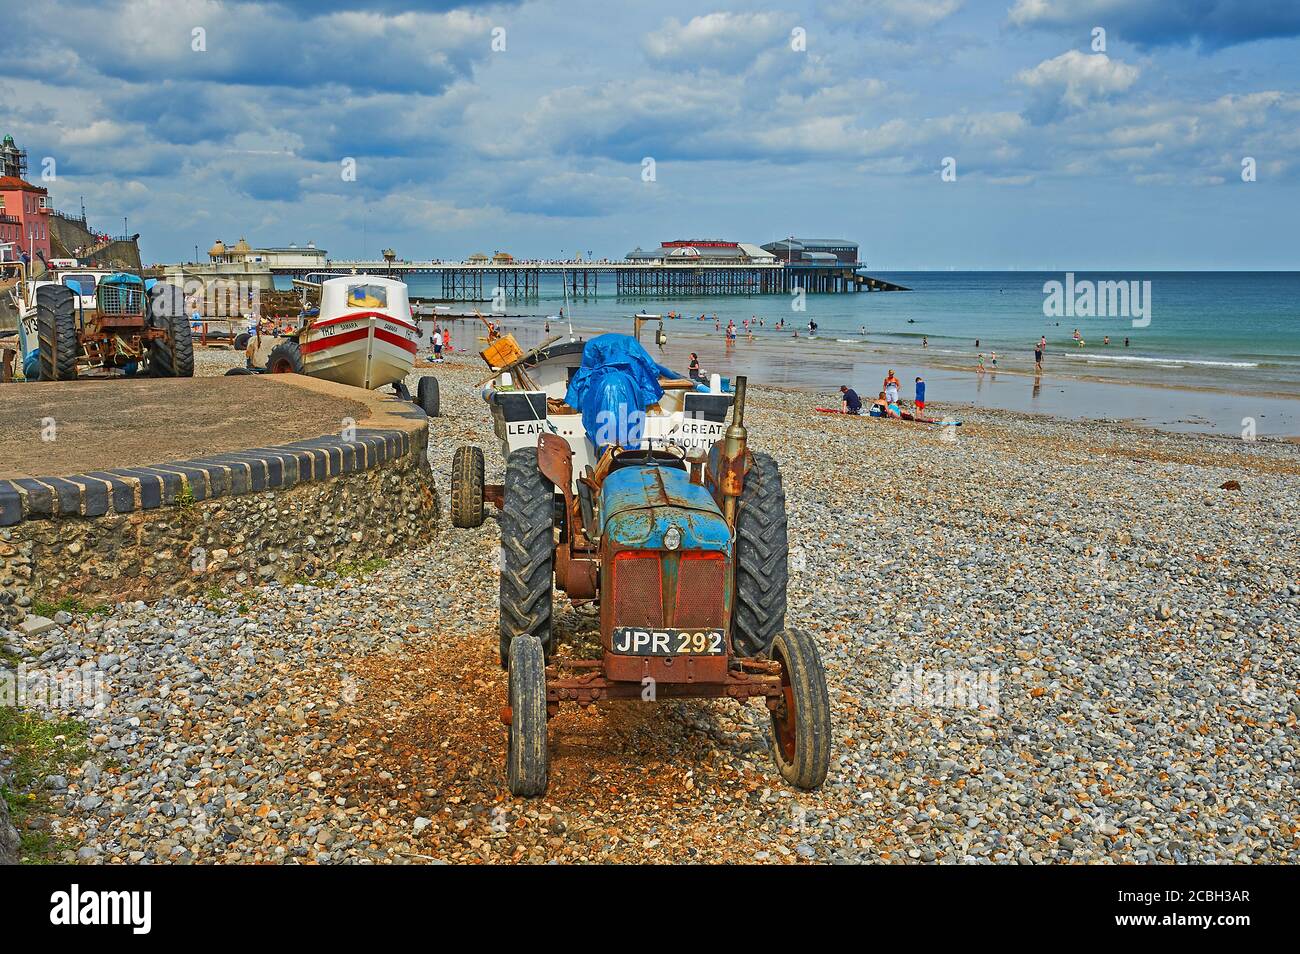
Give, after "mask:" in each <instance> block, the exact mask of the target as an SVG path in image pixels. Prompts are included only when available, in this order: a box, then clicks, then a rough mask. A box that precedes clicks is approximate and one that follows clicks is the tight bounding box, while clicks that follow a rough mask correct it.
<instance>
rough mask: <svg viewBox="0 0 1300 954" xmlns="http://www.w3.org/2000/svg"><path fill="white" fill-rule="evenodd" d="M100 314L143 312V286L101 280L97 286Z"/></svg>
mask: <svg viewBox="0 0 1300 954" xmlns="http://www.w3.org/2000/svg"><path fill="white" fill-rule="evenodd" d="M97 304H98V307H99V312H100V314H103V315H139V314H142V313H143V312H144V286H143V285H118V284H111V283H108V282H103V283H101V284H100V286H99V301H98V302H97Z"/></svg>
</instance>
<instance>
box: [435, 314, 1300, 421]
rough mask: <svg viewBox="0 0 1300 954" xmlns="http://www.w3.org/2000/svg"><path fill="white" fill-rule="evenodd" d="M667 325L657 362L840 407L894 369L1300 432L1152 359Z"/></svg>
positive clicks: (1008, 398)
mask: <svg viewBox="0 0 1300 954" xmlns="http://www.w3.org/2000/svg"><path fill="white" fill-rule="evenodd" d="M426 324H428V323H426ZM627 325H628V327H627V328H621V327H620V329H619V330H622V331H624V332H625V333H626V332H630V330H631V321H630V320H629V321H628V322H627ZM502 326H503V327H504V328H505V329H506V330H507V331H509V332H510V333H512V334H514V335H515V336H516V338H518V340H519V341H520V343H521V344H523V345H524V346H525V347H532V346H535V345H538V344H540V343H541V342H542V341H544V340H546V339H547V338H548V337H553V336H555V335H559V334H564V335H566V336H567V333H568V329H567V327H566V326H565V325H563V324H561V323H559V322H557V321H554V320H552V321H551V322H550V328H551V330H550V332H549V333H547V332H546V331H544V327H545V322H544V320H543V319H541V318H530V319H506V320H503V321H502ZM429 327H432V325H429ZM453 328H454V337H455V341H456V343H457V346H458V347H461V348H463V347H465V346H466V345H468V344H469V343H470V338H477V335H478V334H479V333H480V332H481V331H482V325H481V324H480V323H478V322H476V321H472V320H470V321H467V320H460V321H457V322H455V323H454V325H453ZM664 330H665V332H666V333H667V335H668V343H667V345H666V346H665V347H664V348H663V349H659V348H657V347H655V346H654V344H653V341H654V325H653V324H647V325H646V326H645V328H644V330H643V334H642V337H643V340H644V343H645V345H646V346H647V347H648V348H649V349H650V350H651V351H652V352H653V353H654V355H655V357H656V359H657V360H659V361H660V362H661V363H663V364H666V365H668V366H669V367H672V368H674V369H676V370H678V371H681V372H683V373H684V372H685V370H686V368H687V367H689V365H690V355H691V353H692V352H695V353H696V354H698V355H699V358H700V364H701V367H702V368H703V369H704V370H705V371H706V372H717V373H719V374H721V375H724V376H727V377H734V376H736V375H738V374H747V375H749V376H750V377H751V378H752V379H754V380H756V381H763V382H765V383H768V384H771V385H776V386H781V387H791V388H797V389H801V390H806V391H809V392H812V393H815V394H817V395H819V400H820V401H821V403H823V404H828V405H833V406H838V402H839V397H838V394H839V386H840V385H841V384H847V385H849V386H850V387H853V388H855V389H857V391H858V393H859V394H863V395H867V394H868V393H869V394H870V395H871V396H872V397H874V396H875V394H876V393H878V392H879V390H880V387H881V382H882V381H883V380H884V377H885V372H886V371H888V370H889V369H891V368H892V369H895V370H896V371H897V373H898V376H899V378H900V379H901V380H902V382H903V389H902V397H903V398H904V399H905V400H911V398H912V394H913V386H914V380H915V378H916V376H917V375H921V376H922V377H924V378H925V380H926V383H927V387H928V395H929V399H930V401H932V402H937V403H943V404H945V405H946V406H948V407H950V408H952V407H960V408H966V407H972V408H985V409H989V410H999V411H1011V412H1015V413H1020V414H1035V415H1051V416H1053V417H1060V418H1067V419H1070V420H1080V421H1083V420H1094V421H1116V422H1127V423H1131V424H1134V425H1136V426H1139V427H1145V428H1154V429H1159V430H1167V431H1178V432H1187V433H1213V434H1219V435H1223V436H1229V437H1237V438H1241V437H1242V436H1243V435H1245V434H1253V436H1255V437H1258V438H1283V439H1289V440H1296V439H1300V395H1298V394H1292V393H1279V392H1273V391H1265V392H1257V391H1240V392H1237V391H1231V390H1227V389H1225V388H1223V387H1218V386H1207V385H1203V384H1202V385H1197V386H1195V387H1189V386H1179V385H1177V384H1174V383H1170V382H1169V381H1168V380H1167V379H1154V380H1153V379H1147V378H1144V377H1142V376H1141V366H1140V365H1138V366H1128V365H1123V364H1116V365H1114V366H1113V367H1111V368H1110V369H1108V370H1109V373H1108V374H1106V375H1102V374H1100V373H1098V372H1097V370H1096V361H1095V359H1092V358H1089V359H1088V361H1092V362H1093V363H1091V364H1090V363H1087V361H1085V360H1083V359H1082V358H1081V357H1080V355H1079V354H1077V353H1069V354H1065V355H1062V354H1060V353H1057V352H1052V351H1049V352H1048V353H1047V357H1046V361H1045V363H1044V370H1043V372H1042V373H1041V374H1039V373H1035V370H1034V365H1033V360H1032V355H1028V354H1010V355H1009V354H1005V353H1003V354H1001V355H1000V356H999V358H1000V361H999V367H998V368H997V370H996V371H995V370H994V369H993V368H992V366H991V362H989V363H988V367H987V368H986V371H985V373H984V374H980V373H978V371H977V370H976V363H975V362H973V361H970V360H969V359H968V358H967V357H966V356H961V355H955V354H950V353H943V352H942V351H941V349H938V348H935V349H934V350H933V351H928V350H925V349H921V348H920V347H914V348H906V349H904V348H899V347H897V346H891V345H885V344H879V343H876V344H873V343H871V342H870V341H863V340H858V339H853V340H845V341H840V340H836V339H835V338H832V337H829V336H827V335H825V334H822V335H820V336H819V337H817V338H814V339H811V340H810V339H809V338H808V337H807V331H806V329H800V332H799V334H800V336H799V338H794V337H793V330H794V329H791V328H789V327H787V328H786V329H785V330H784V331H776V330H774V329H773V328H772V327H770V326H764V327H763V328H762V329H760V330H759V331H757V332H756V333H755V336H754V340H752V341H750V340H748V339H747V338H746V336H745V335H744V333H743V330H741V331H739V340H737V341H735V342H733V343H730V344H729V343H727V342H726V340H725V337H724V335H723V334H722V332H714V331H713V330H712V323H711V322H697V321H694V320H692V319H679V320H666V321H665V322H664ZM602 331H603V329H602V328H584V327H582V326H580V325H578V324H575V326H574V333H575V334H576V335H579V336H582V337H584V338H591V337H593V336H594V335H597V334H601V333H602Z"/></svg>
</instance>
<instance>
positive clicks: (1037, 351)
mask: <svg viewBox="0 0 1300 954" xmlns="http://www.w3.org/2000/svg"><path fill="white" fill-rule="evenodd" d="M1046 343H1047V339H1046V338H1039V339H1038V344H1036V345H1034V370H1035V371H1037V372H1039V373H1041V372H1042V370H1043V348H1044V347H1045V346H1046Z"/></svg>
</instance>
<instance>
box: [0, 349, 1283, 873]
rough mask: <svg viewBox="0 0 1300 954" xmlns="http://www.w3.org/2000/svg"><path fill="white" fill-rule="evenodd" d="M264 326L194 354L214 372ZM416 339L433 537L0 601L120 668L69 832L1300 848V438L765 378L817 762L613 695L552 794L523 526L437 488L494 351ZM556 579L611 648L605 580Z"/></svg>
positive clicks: (1180, 853) (128, 848) (341, 848)
mask: <svg viewBox="0 0 1300 954" xmlns="http://www.w3.org/2000/svg"><path fill="white" fill-rule="evenodd" d="M239 360H240V356H237V355H235V354H233V353H230V352H221V351H215V350H214V351H205V352H201V353H200V355H199V371H198V373H200V374H204V373H207V374H220V373H222V372H223V371H224V369H225V368H226V367H229V366H232V365H233V364H234V363H236V362H237V361H239ZM421 373H436V374H437V376H438V377H439V379H440V381H441V384H442V415H443V416H441V417H439V418H437V419H435V420H432V421H431V422H430V442H429V443H430V462H431V465H432V467H433V470H434V474H435V477H436V480H437V483H438V486H439V491H440V494H441V497H442V503H443V507H444V513H443V516H442V519H441V521H440V524H439V527H438V530H437V533H436V535H435V536H433V537H432V538H431V539H429V540H428V541H427V542H426V543H425V545H423V546H421V547H419V548H417V549H413V550H410V551H409V552H407V553H406V554H404V555H403V556H402V557H400V558H396V559H390V560H388V561H382V562H381V561H376V563H375V565H373V566H369V565H368V566H364V567H341V568H338V570H337V571H331V572H328V573H326V574H324V575H323V576H321V577H317V578H314V579H304V580H301V581H297V582H292V583H285V584H279V583H272V584H265V585H260V586H250V587H247V588H244V589H240V590H236V591H231V592H213V593H208V594H207V595H205V596H204V597H189V598H169V599H163V600H160V601H158V602H157V603H154V604H152V605H146V604H144V603H131V604H125V603H124V604H119V605H117V606H114V607H106V608H102V609H101V610H99V611H96V612H92V613H81V612H75V613H66V612H65V613H60V614H59V616H58V617H57V618H56V620H55V621H56V622H57V623H58V626H56V627H55V628H53V629H50V630H48V631H46V632H43V633H40V634H38V635H34V636H29V637H23V636H20V635H19V634H17V633H16V632H11V633H9V634H7V635H6V636H5V641H6V644H7V646H8V649H9V650H10V652H12V653H15V654H18V655H20V656H22V657H23V658H25V659H26V660H27V661H28V662H29V664H30V665H32V666H37V665H39V666H40V667H43V668H47V669H59V670H71V669H73V668H77V669H80V670H82V671H83V672H85V671H94V672H101V673H102V674H103V678H104V679H105V681H106V685H107V688H108V692H107V696H106V699H105V700H104V701H103V702H102V703H101V704H100V705H97V706H96V707H94V708H93V709H88V710H83V711H80V712H76V713H72V714H73V715H75V716H76V717H77V718H79V719H81V720H83V721H84V722H85V724H86V726H87V741H86V746H85V752H84V759H82V760H81V761H80V763H79V764H77V765H74V766H72V767H70V768H69V769H68V770H67V771H66V773H65V774H62V775H51V776H49V777H47V778H45V779H43V780H41V781H40V782H39V787H40V788H41V790H42V792H43V796H44V797H46V798H48V801H49V812H48V813H47V816H46V817H44V818H43V819H42V820H41V822H40V824H42V825H43V826H46V828H47V831H48V834H49V835H50V837H51V839H52V840H53V842H54V843H56V844H57V845H59V846H60V847H59V849H58V854H57V856H56V858H55V860H65V861H77V862H83V863H120V862H137V863H212V862H243V863H291V864H297V863H302V864H308V863H320V864H350V863H357V864H406V863H430V862H436V863H502V862H532V863H546V862H585V863H601V862H625V863H635V862H649V863H668V862H710V863H767V864H776V863H798V862H848V863H852V862H870V863H944V864H949V863H1012V862H1020V863H1114V864H1128V863H1139V864H1141V863H1167V862H1180V863H1181V862H1196V863H1244V862H1271V863H1279V862H1291V863H1294V862H1296V861H1297V860H1300V797H1298V796H1297V788H1296V785H1295V779H1296V776H1297V769H1298V766H1297V742H1296V739H1297V719H1298V718H1300V695H1298V694H1297V686H1298V685H1300V645H1298V643H1300V532H1298V530H1297V520H1296V501H1297V500H1300V445H1297V444H1295V443H1288V442H1284V441H1278V440H1257V441H1243V440H1240V439H1231V438H1227V437H1220V436H1207V435H1195V434H1175V433H1165V432H1159V431H1152V430H1145V429H1139V428H1135V427H1132V426H1129V425H1124V424H1118V423H1111V422H1080V421H1065V420H1061V419H1056V418H1049V417H1035V416H1024V415H1014V414H1009V413H1004V412H998V411H993V410H987V409H973V408H961V407H954V406H946V405H943V404H942V403H938V404H934V405H932V406H931V407H929V408H927V410H928V411H932V412H934V413H935V415H936V416H951V417H957V418H960V419H961V420H962V421H963V425H962V426H961V427H959V428H938V427H926V426H922V425H914V424H909V423H905V422H898V421H883V422H882V421H874V420H869V419H863V418H848V417H836V416H830V415H816V414H813V413H812V410H811V409H812V408H813V407H815V406H817V405H818V404H820V403H824V400H823V399H822V398H819V397H818V396H817V395H816V394H813V393H810V392H805V391H799V390H784V389H775V388H770V387H764V386H762V383H761V382H758V381H753V382H751V388H750V392H749V402H750V403H749V407H748V409H747V416H746V423H747V424H748V425H749V431H750V443H751V448H752V449H754V450H762V451H767V452H769V453H771V454H773V455H774V456H775V457H776V459H777V461H778V463H779V465H780V467H781V470H782V473H783V478H784V486H785V491H786V497H787V508H788V514H789V520H790V540H791V548H792V549H791V566H792V574H791V586H790V594H789V623H790V625H793V626H799V627H803V628H805V629H807V630H809V631H811V632H812V633H813V634H814V635H815V637H816V639H817V641H818V644H819V646H820V650H821V653H822V657H823V661H824V663H825V667H826V671H827V676H828V681H829V689H830V698H831V703H832V708H833V716H834V731H835V738H834V743H833V751H832V758H831V769H830V774H829V776H828V778H827V780H826V783H825V785H824V786H823V787H822V788H821V789H820V790H819V791H816V792H802V791H799V790H796V789H792V788H790V787H789V786H788V785H786V784H785V783H784V782H783V781H782V780H781V778H780V776H779V775H778V774H777V773H776V771H775V769H774V767H773V765H772V759H771V755H770V752H769V742H768V737H767V732H766V726H765V723H766V714H765V711H764V710H763V709H762V708H761V707H760V706H759V704H758V703H753V704H752V705H751V706H750V707H742V706H740V705H739V704H737V703H734V702H723V701H716V702H715V701H665V702H659V703H654V704H642V703H611V704H607V705H604V706H600V707H597V708H592V709H586V710H583V709H579V708H577V707H565V708H563V709H561V711H560V713H559V715H558V716H556V717H555V718H554V719H553V720H552V722H551V731H550V743H551V787H550V791H549V792H548V794H547V795H546V796H544V797H542V798H539V799H530V800H524V799H515V798H512V797H511V796H510V795H509V793H508V791H507V788H506V784H505V771H504V762H503V758H504V751H505V728H504V726H502V724H501V722H500V720H499V717H498V712H499V709H500V707H501V706H502V705H503V704H504V700H505V692H506V685H505V683H506V680H505V674H504V673H503V672H502V670H501V668H500V666H499V664H498V661H497V648H496V639H497V636H496V627H497V609H496V588H497V579H496V553H497V548H498V527H497V523H496V521H495V519H493V518H492V517H490V518H489V519H488V520H487V521H486V522H485V524H484V525H483V526H482V527H480V528H478V529H474V530H460V529H455V528H453V527H451V524H450V519H449V518H448V517H447V515H446V513H445V507H446V503H447V493H446V491H447V485H448V480H449V473H450V462H451V456H452V453H453V451H454V449H455V448H456V446H457V445H460V444H465V443H473V444H478V445H480V446H482V447H483V449H484V451H485V454H486V459H487V468H488V473H487V479H488V481H489V482H499V481H500V480H501V478H502V471H503V462H502V460H501V455H500V449H499V446H498V444H497V442H496V440H495V438H494V437H493V435H492V427H491V420H490V417H489V415H488V413H487V410H486V408H485V406H484V405H483V403H482V401H481V399H480V398H479V397H478V395H477V392H475V391H474V390H473V388H472V384H473V382H474V381H476V380H479V379H481V378H482V376H483V369H482V367H481V364H479V363H478V362H477V359H473V361H471V358H469V357H465V356H458V357H455V358H453V359H452V360H451V361H450V362H449V363H447V364H444V365H438V366H430V367H429V369H428V370H423V369H422V370H420V371H418V372H417V374H421ZM414 377H415V376H414V375H413V376H412V378H411V379H410V380H408V385H409V386H411V388H412V390H414V384H413V381H414ZM556 613H557V616H556V621H557V626H558V627H559V630H560V632H561V633H563V634H564V638H565V640H566V642H567V644H568V645H570V646H572V647H574V651H577V652H581V651H583V647H587V648H588V649H589V648H590V647H591V645H592V644H593V643H594V641H595V640H596V633H597V619H596V615H595V612H594V611H593V610H592V609H591V608H590V607H584V608H581V609H574V608H573V607H571V606H569V605H568V604H567V603H564V602H557V605H556ZM65 714H66V713H65Z"/></svg>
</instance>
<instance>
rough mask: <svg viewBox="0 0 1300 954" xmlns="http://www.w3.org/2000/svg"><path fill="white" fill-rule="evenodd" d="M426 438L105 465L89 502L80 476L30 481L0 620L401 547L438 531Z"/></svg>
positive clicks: (12, 621) (12, 538)
mask: <svg viewBox="0 0 1300 954" xmlns="http://www.w3.org/2000/svg"><path fill="white" fill-rule="evenodd" d="M420 418H421V419H422V418H423V415H422V414H421V415H420ZM427 442H428V430H427V427H426V426H425V424H424V422H423V420H420V422H419V424H418V427H417V426H412V427H403V428H401V429H399V430H389V431H374V430H370V431H367V430H364V429H363V430H360V431H358V434H357V439H356V440H355V441H352V442H347V441H343V440H341V439H340V438H336V437H322V438H320V439H318V440H316V441H303V442H298V443H297V444H294V445H286V446H284V447H275V448H266V449H263V450H261V451H257V452H245V453H243V454H240V455H238V456H237V459H227V458H223V457H214V458H206V459H204V460H203V461H202V462H193V461H190V462H180V463H179V464H168V465H160V466H159V467H157V468H137V469H135V470H133V471H132V473H131V474H126V473H119V472H112V471H110V472H105V474H104V475H103V476H104V477H109V476H112V477H116V478H118V479H117V482H116V483H114V482H112V481H107V480H102V481H100V482H99V484H102V485H103V486H100V485H99V484H95V485H91V484H89V482H86V481H84V480H83V478H81V477H78V478H73V479H72V482H74V483H75V482H76V481H82V482H83V484H86V486H80V485H78V486H79V489H80V490H81V491H82V492H81V494H80V495H79V496H78V495H77V494H75V493H67V492H65V491H66V490H67V488H66V486H64V485H67V484H68V483H69V480H67V479H63V480H61V481H60V485H58V486H55V487H53V490H54V493H53V494H50V495H42V494H40V493H39V489H38V492H36V493H30V492H29V491H30V490H32V489H33V488H31V487H30V486H28V487H26V488H24V487H23V486H19V487H17V488H16V489H17V490H18V491H20V496H21V497H22V499H21V501H20V502H21V505H22V509H23V513H22V518H21V519H20V520H18V521H17V522H10V521H6V522H7V523H8V524H9V525H7V526H0V626H15V625H17V623H19V622H21V621H22V619H23V618H24V616H25V615H26V614H27V613H28V612H29V611H30V609H29V608H30V606H31V604H32V602H33V600H38V599H39V600H45V601H49V602H57V601H58V600H60V599H63V598H64V597H69V596H71V597H74V598H76V599H77V600H79V601H81V602H82V603H84V604H86V605H95V604H101V603H109V602H115V601H118V600H123V599H146V600H147V599H155V598H157V597H160V596H163V595H172V594H184V593H192V592H198V591H203V590H206V589H208V588H210V587H212V586H214V585H216V586H222V587H224V588H231V587H232V586H241V585H244V584H252V583H258V582H265V581H268V580H272V579H278V580H287V579H292V578H294V577H298V576H311V575H314V574H315V573H317V572H320V571H322V570H324V569H328V568H330V567H332V566H334V565H336V564H339V563H346V562H357V561H361V560H366V559H371V558H374V557H387V556H392V555H395V554H398V553H400V552H402V551H403V550H404V549H405V548H407V547H410V546H414V545H416V544H419V543H422V542H425V541H427V540H428V538H429V536H430V535H431V534H432V533H433V532H434V528H435V524H436V520H437V514H438V500H437V496H436V490H435V487H434V483H433V478H432V474H431V472H430V469H429V464H428V457H427V453H426V449H427ZM229 456H230V457H233V456H234V455H229ZM258 457H262V458H264V461H263V466H261V467H259V466H258V460H257V459H258ZM271 461H274V462H275V466H274V467H272V466H271V465H270V462H271ZM15 483H26V484H31V483H37V482H15ZM41 483H43V481H41ZM91 495H93V496H94V501H93V503H92V502H90V496H91ZM47 497H48V498H49V499H47ZM105 502H106V503H107V505H106V506H105ZM10 512H11V513H12V508H11V511H10ZM88 513H95V514H96V515H87V514H88Z"/></svg>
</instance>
